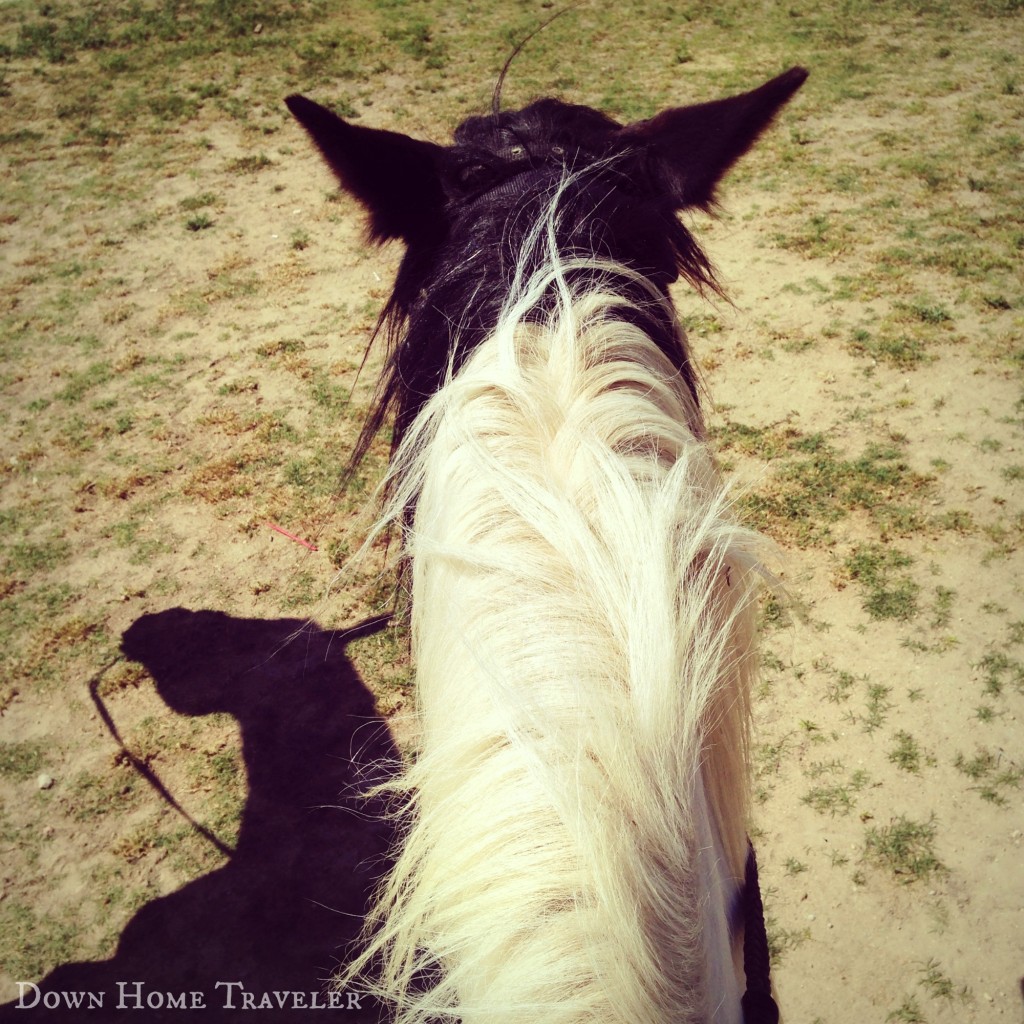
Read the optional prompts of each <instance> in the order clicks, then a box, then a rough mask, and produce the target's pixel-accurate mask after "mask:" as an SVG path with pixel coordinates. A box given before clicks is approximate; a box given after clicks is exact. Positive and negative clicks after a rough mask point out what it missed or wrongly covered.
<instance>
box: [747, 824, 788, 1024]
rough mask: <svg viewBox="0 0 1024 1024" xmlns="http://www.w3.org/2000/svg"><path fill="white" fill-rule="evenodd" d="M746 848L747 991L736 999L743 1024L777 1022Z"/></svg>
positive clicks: (753, 865) (757, 889)
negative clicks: (741, 1013)
mask: <svg viewBox="0 0 1024 1024" xmlns="http://www.w3.org/2000/svg"><path fill="white" fill-rule="evenodd" d="M747 850H748V852H747V868H746V873H745V877H744V880H743V973H744V974H745V975H746V976H747V991H746V992H744V993H743V999H742V1000H740V1006H741V1007H742V1008H743V1024H778V1022H779V1008H778V1006H777V1005H776V1003H775V1000H774V999H773V998H772V982H771V956H770V954H769V952H768V933H767V931H766V930H765V925H764V905H763V904H762V902H761V886H760V885H759V883H758V881H757V858H756V857H755V856H754V847H753V844H750V845H748V847H747Z"/></svg>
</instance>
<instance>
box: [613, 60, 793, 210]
mask: <svg viewBox="0 0 1024 1024" xmlns="http://www.w3.org/2000/svg"><path fill="white" fill-rule="evenodd" d="M806 78H807V71H806V70H805V69H804V68H790V69H789V71H787V72H785V73H784V74H781V75H779V76H778V78H773V79H772V80H771V81H770V82H766V83H765V84H764V85H762V86H761V87H760V88H758V89H754V90H753V91H751V92H745V93H742V94H741V95H739V96H732V97H730V98H729V99H724V100H715V101H713V102H712V103H699V104H695V105H694V106H690V107H673V108H671V109H669V110H664V111H662V112H661V113H660V114H657V115H656V116H655V117H652V118H651V119H650V120H649V121H638V122H636V123H635V124H631V125H628V126H627V127H625V128H623V129H622V132H621V138H622V139H624V140H626V141H629V142H633V143H636V144H637V145H641V146H643V147H645V148H646V149H647V150H648V152H649V153H651V155H652V156H653V157H654V160H655V163H656V166H657V167H658V168H659V170H660V173H661V175H662V176H663V178H664V179H665V181H666V184H667V186H668V191H669V193H670V195H671V196H672V198H673V199H674V200H675V202H676V204H677V206H678V208H679V209H682V208H683V207H686V206H698V207H703V208H705V209H706V208H707V207H709V206H711V205H712V204H713V203H714V201H715V188H716V187H717V185H718V183H719V182H720V181H721V180H722V178H723V177H724V176H725V174H726V172H727V171H728V170H729V168H730V167H732V165H733V164H734V163H735V162H736V161H737V160H738V159H739V158H740V157H741V156H743V154H744V153H746V151H747V150H748V149H750V147H751V146H752V145H753V144H754V143H755V142H756V141H757V138H758V136H759V135H760V134H761V133H762V132H763V131H764V130H765V129H766V128H767V127H768V126H769V125H770V124H771V123H772V120H773V119H774V117H775V115H776V114H777V113H778V112H779V111H780V110H781V109H782V107H783V106H784V105H785V104H786V103H787V102H788V101H789V99H790V98H791V97H792V96H793V94H794V93H795V92H796V91H797V89H799V88H800V86H801V85H803V83H804V80H805V79H806Z"/></svg>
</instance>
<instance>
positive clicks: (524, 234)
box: [285, 67, 807, 1024]
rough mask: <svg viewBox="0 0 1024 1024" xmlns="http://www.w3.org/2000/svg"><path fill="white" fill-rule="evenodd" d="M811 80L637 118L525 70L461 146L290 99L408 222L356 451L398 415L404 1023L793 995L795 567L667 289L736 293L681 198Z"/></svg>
mask: <svg viewBox="0 0 1024 1024" xmlns="http://www.w3.org/2000/svg"><path fill="white" fill-rule="evenodd" d="M806 77H807V72H806V70H804V69H803V68H799V67H795V68H791V69H790V70H788V71H786V72H785V73H784V74H781V75H779V76H778V77H776V78H773V79H772V80H770V81H768V82H766V83H765V84H763V85H761V86H760V87H759V88H756V89H753V90H752V91H750V92H745V93H743V94H740V95H734V96H731V97H728V98H725V99H720V100H716V101H713V102H706V103H700V104H691V105H687V106H681V107H673V108H670V109H666V110H664V111H662V112H661V113H659V114H657V115H656V116H654V117H652V118H650V119H648V120H642V121H639V122H636V123H630V124H620V123H619V122H617V121H615V120H614V119H612V118H611V117H609V116H607V115H606V114H604V113H601V112H600V111H597V110H594V109H591V108H589V107H586V106H581V105H575V104H570V103H567V102H564V101H562V100H558V99H550V98H547V99H540V100H537V101H535V102H532V103H530V104H529V105H528V106H525V107H523V108H522V109H521V110H518V111H501V110H499V105H498V99H497V93H496V97H495V102H494V105H493V109H492V110H491V112H490V113H489V114H487V115H481V116H474V117H470V118H468V119H467V120H465V121H464V122H463V123H462V124H460V125H459V126H458V128H456V130H455V132H454V139H453V142H452V143H451V144H449V145H440V144H436V143H433V142H429V141H424V140H420V139H415V138H411V137H409V136H407V135H404V134H401V133H398V132H393V131H387V130H383V129H378V128H371V127H366V126H362V125H358V124H352V123H350V122H347V121H345V120H343V119H342V118H340V117H338V116H337V115H336V114H334V113H333V112H331V111H330V110H328V109H326V108H325V107H323V106H321V105H319V104H317V103H315V102H313V101H311V100H309V99H307V98H305V97H303V96H300V95H292V96H289V97H288V98H287V100H286V101H285V102H286V104H287V106H288V108H289V110H290V111H291V113H292V114H293V115H294V116H295V118H297V120H298V121H299V123H300V124H301V126H302V127H303V128H304V129H305V131H306V132H307V134H308V135H309V137H310V138H311V140H312V142H313V143H314V145H315V147H316V149H318V150H319V152H320V154H321V155H322V156H323V158H324V159H325V160H326V162H327V165H328V166H329V168H330V169H331V170H332V171H333V172H334V174H335V175H336V177H337V179H338V181H339V182H340V184H341V187H342V188H343V189H344V190H345V191H347V192H348V193H350V194H351V195H352V196H353V197H354V198H355V199H356V200H357V201H358V202H359V203H360V204H361V205H362V207H363V208H364V210H365V212H366V213H367V214H368V222H367V232H368V237H369V239H371V240H372V241H374V242H378V243H384V242H387V241H389V240H392V239H397V240H399V241H400V242H401V243H403V244H404V246H405V250H404V254H403V258H402V260H401V263H400V266H399V269H398V271H397V276H396V280H395V284H394V289H393V292H392V293H391V295H390V298H389V299H388V301H387V303H386V305H385V308H384V311H383V313H382V314H381V320H380V322H379V324H378V329H377V332H376V333H382V334H383V335H384V337H385V338H386V341H387V345H388V351H387V357H386V361H385V365H384V369H383V373H382V376H381V379H380V381H379V384H378V390H377V393H376V396H375V399H374V402H373V405H372V406H371V411H370V413H369V415H368V418H367V420H366V423H365V426H364V428H363V431H362V434H361V435H360V437H359V440H358V442H357V445H356V448H355V452H354V455H353V461H352V463H351V466H355V465H358V463H359V460H360V459H361V458H362V457H363V456H364V455H365V453H366V451H367V449H368V448H369V446H370V444H371V442H372V441H373V439H374V437H375V436H376V435H377V434H378V432H379V431H380V430H381V429H382V428H383V427H384V426H385V424H386V423H388V422H392V423H393V426H392V441H391V452H390V461H389V466H388V470H387V472H386V475H385V480H384V483H383V484H382V487H381V494H380V502H381V511H380V518H379V520H378V522H377V524H376V526H375V527H374V528H373V530H372V531H371V533H370V537H369V538H368V540H367V542H366V543H367V545H369V544H371V543H372V542H373V540H374V539H375V538H379V537H380V536H381V534H382V533H385V532H388V533H390V531H392V530H394V531H396V532H398V533H399V534H400V535H401V537H402V561H403V566H404V568H405V572H404V574H403V575H402V576H401V577H400V578H401V579H404V580H405V587H406V588H407V589H409V588H411V594H410V601H409V603H410V606H411V611H410V615H411V636H412V641H411V644H412V657H413V662H414V666H415V672H416V694H417V697H416V704H417V706H416V711H415V716H416V720H417V726H418V732H419V740H418V745H417V748H416V750H415V752H414V754H413V756H412V757H411V758H410V759H409V763H408V764H406V765H405V766H404V767H403V768H402V770H401V772H400V775H399V777H398V778H396V779H395V780H394V781H393V782H392V783H389V786H390V787H391V790H390V791H391V792H392V793H393V794H396V795H397V799H398V800H399V802H400V804H401V807H402V809H403V814H404V816H405V818H406V819H407V822H408V824H407V826H405V827H404V828H403V835H402V838H401V841H400V846H399V849H398V850H397V852H396V857H395V863H394V866H393V868H392V869H391V870H390V873H389V874H388V876H387V877H386V879H385V880H384V882H383V883H382V885H381V887H380V891H379V893H378V895H377V897H376V901H375V904H374V906H373V907H372V909H371V910H370V912H369V914H368V916H367V920H366V931H365V945H364V947H363V948H362V951H361V952H360V953H359V954H358V955H356V956H355V957H354V959H353V962H352V963H351V964H350V965H349V967H348V969H347V970H346V972H345V974H344V978H343V981H344V983H346V984H352V983H354V982H355V981H356V980H357V979H358V980H359V983H360V984H362V985H364V986H365V987H367V988H368V990H370V991H372V992H373V993H374V994H375V995H377V996H378V997H379V998H381V999H383V1000H385V1001H386V1003H387V1005H388V1006H389V1007H390V1008H391V1010H392V1012H393V1014H394V1019H395V1020H396V1021H397V1022H399V1024H425V1022H428V1021H429V1022H434V1021H444V1022H454V1021H461V1022H463V1024H484V1022H486V1024H527V1022H529V1024H584V1022H602V1024H608V1022H623V1024H625V1022H628V1024H667V1022H672V1024H696V1022H702V1024H708V1022H711V1024H736V1022H739V1021H743V1020H745V1021H746V1022H747V1024H750V1022H752V1021H754V1020H776V1019H777V1009H776V1007H775V1003H774V1001H773V999H772V996H771V994H770V985H769V984H768V983H767V981H766V980H765V979H766V978H767V966H766V964H767V948H766V945H765V944H764V942H763V918H762V919H761V923H760V924H759V925H756V924H755V926H754V930H755V931H756V930H757V929H758V927H759V928H760V930H761V933H762V934H761V939H762V941H761V948H762V959H763V960H764V961H765V968H764V971H763V976H762V977H761V980H760V981H759V982H758V983H757V984H753V983H751V981H750V980H749V977H750V971H749V969H748V971H747V974H748V980H747V984H746V992H745V993H744V981H743V960H744V956H743V952H742V947H743V946H744V944H746V945H748V946H749V945H750V935H749V932H750V931H751V928H750V925H749V922H750V920H751V914H750V913H749V912H748V911H746V910H745V909H744V908H745V907H746V906H747V905H749V904H750V903H754V904H756V906H757V907H759V906H760V896H759V895H758V894H757V892H756V889H757V885H756V869H754V875H753V889H754V892H753V893H751V892H750V890H751V868H752V864H753V860H752V851H750V850H749V844H748V840H747V828H746V826H747V811H748V786H749V782H748V774H749V772H748V746H749V722H750V691H751V683H752V678H753V676H754V673H755V671H756V652H755V615H756V603H757V600H758V594H759V593H760V592H761V590H762V587H763V583H764V580H765V579H766V578H768V574H767V571H766V570H765V568H764V566H763V560H762V556H761V545H760V543H759V538H758V537H757V536H756V535H754V534H753V533H752V532H751V531H749V530H747V529H745V528H744V527H743V526H742V525H741V524H740V523H739V522H738V517H737V515H736V514H735V511H734V508H733V506H734V502H733V501H732V500H731V499H730V497H729V494H728V490H727V488H726V486H725V485H724V483H723V480H722V478H721V475H720V472H719V470H718V468H717V466H716V463H715V459H714V457H713V455H712V453H711V450H710V448H709V444H708V435H707V429H706V427H705V423H704V419H703V415H702V403H701V392H702V384H701V381H700V377H699V373H698V370H697V367H696V365H695V363H694V360H693V357H692V355H691V353H690V350H689V347H688V343H687V339H686V336H685V333H684V331H683V329H682V327H681V325H680V323H679V319H678V316H677V314H676V312H675V309H674V307H673V304H672V299H671V296H670V286H671V285H672V284H673V283H674V282H676V281H677V280H679V279H682V281H683V282H685V283H687V284H688V285H690V286H691V287H693V288H695V289H696V290H697V291H698V292H700V293H702V294H704V295H707V294H709V293H719V294H721V288H720V286H719V284H718V283H717V280H716V276H715V272H714V269H713V266H712V264H711V262H710V261H709V259H708V257H707V256H706V255H705V253H704V251H703V249H702V248H701V246H700V245H699V244H698V242H697V240H696V239H695V238H694V236H693V235H692V234H691V232H690V231H689V230H688V229H687V228H686V227H685V226H684V224H683V223H682V221H681V220H680V216H679V215H680V213H681V212H682V211H684V210H705V211H709V210H712V209H713V208H714V206H715V204H716V190H717V187H718V185H719V183H720V181H721V179H722V178H723V176H724V175H725V173H726V172H727V171H728V170H729V168H730V167H731V166H732V165H733V164H734V163H735V162H736V161H737V160H738V159H739V158H740V157H741V156H742V155H743V154H744V153H746V152H747V150H748V149H749V148H750V147H751V146H752V145H753V143H754V142H755V141H756V139H757V138H758V137H759V136H760V135H761V133H762V132H763V131H764V130H765V129H766V128H767V127H768V126H769V125H770V123H771V122H772V121H773V120H774V118H775V116H776V114H777V113H778V112H779V110H780V109H781V108H782V107H783V105H785V104H786V103H787V101H788V100H789V99H790V98H791V97H792V96H793V95H794V93H795V92H796V91H797V89H798V88H799V87H800V86H801V84H802V83H803V82H804V79H805V78H806ZM371 343H372V342H371ZM351 466H350V468H351ZM754 916H755V917H756V915H754ZM745 922H746V923H747V927H746V928H745V927H744V925H745ZM745 931H746V932H747V933H748V934H747V935H746V936H745V934H744V933H745Z"/></svg>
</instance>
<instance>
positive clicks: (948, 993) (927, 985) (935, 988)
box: [918, 959, 971, 1003]
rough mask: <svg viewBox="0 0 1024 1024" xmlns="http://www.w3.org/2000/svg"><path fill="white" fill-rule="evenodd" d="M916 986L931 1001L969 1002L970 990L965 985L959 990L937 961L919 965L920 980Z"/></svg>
mask: <svg viewBox="0 0 1024 1024" xmlns="http://www.w3.org/2000/svg"><path fill="white" fill-rule="evenodd" d="M918 984H919V985H920V986H921V988H923V989H924V990H925V991H926V992H927V993H928V995H929V996H931V998H932V999H944V1000H945V1001H946V1002H953V1000H954V999H955V1000H957V1001H958V1002H960V1003H966V1002H969V1001H970V998H971V990H970V987H969V986H967V985H961V986H960V987H959V988H957V986H956V985H955V984H954V982H953V979H952V978H950V977H949V976H948V975H947V974H946V973H945V972H944V971H943V970H942V964H940V963H939V961H938V960H935V959H929V960H926V961H925V962H924V963H923V964H921V978H920V980H919V981H918Z"/></svg>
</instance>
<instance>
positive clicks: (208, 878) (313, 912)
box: [0, 608, 398, 1022]
mask: <svg viewBox="0 0 1024 1024" xmlns="http://www.w3.org/2000/svg"><path fill="white" fill-rule="evenodd" d="M380 624H381V623H380V622H379V621H371V622H368V623H364V624H363V625H362V626H360V627H356V629H354V630H350V631H348V632H346V633H345V634H340V635H339V634H337V633H334V632H326V631H322V630H317V629H316V628H315V627H312V626H310V625H308V624H304V623H302V622H300V621H298V620H290V619H279V620H272V621H266V620H255V619H235V618H231V617H230V616H228V615H224V614H222V613H219V612H190V611H187V610H185V609H182V608H174V609H170V610H168V611H165V612H160V613H159V614H155V615H146V616H143V617H142V618H141V619H139V620H138V621H137V622H135V623H134V624H133V625H132V626H131V627H130V628H129V629H128V630H127V632H126V633H125V634H124V637H123V639H122V650H123V651H124V653H125V654H126V655H127V656H128V657H129V658H131V659H132V660H134V661H138V662H141V663H143V664H144V665H145V666H146V668H147V669H148V670H149V673H150V675H152V676H153V678H154V679H155V680H156V684H157V689H158V692H159V694H160V696H161V698H162V699H163V700H164V701H165V702H166V703H167V705H168V706H169V707H170V708H171V709H173V710H174V711H176V712H177V713H179V714H182V715H208V714H212V713H214V712H223V713H227V714H230V715H232V716H233V717H234V718H236V719H237V720H238V722H239V724H240V726H241V734H242V753H243V756H244V759H245V767H246V772H247V776H248V785H249V794H248V799H247V801H246V805H245V810H244V812H243V816H242V821H241V827H240V830H239V834H238V840H237V843H236V845H235V849H234V851H233V852H231V853H230V858H229V860H228V863H227V864H225V865H224V866H223V867H221V868H219V869H218V870H216V871H213V872H212V873H210V874H208V875H205V876H203V877H202V878H198V879H196V880H195V881H193V882H191V883H189V884H188V885H186V886H184V887H183V888H182V889H180V890H178V891H177V892H175V893H172V894H171V895H169V896H164V897H161V898H160V899H157V900H154V901H152V902H151V903H148V904H146V906H144V907H143V908H142V909H141V910H139V911H138V912H137V913H136V914H135V916H134V917H133V918H132V919H131V921H130V922H129V923H128V925H127V926H126V927H125V929H124V931H123V932H122V934H121V939H120V942H119V944H118V947H117V952H116V954H115V956H114V957H113V958H112V959H110V960H106V961H102V962H98V963H77V964H65V965H63V966H61V967H58V968H56V969H55V970H54V971H53V972H52V973H51V974H49V975H48V976H47V977H46V978H45V979H44V980H43V981H42V982H40V983H39V986H38V993H33V994H32V995H31V998H34V996H35V995H36V994H38V995H39V996H40V998H39V1000H38V1002H37V1003H36V1006H35V1008H34V1010H35V1012H32V1011H29V1010H18V1011H15V1010H14V1006H13V1004H8V1005H7V1006H6V1007H2V1008H0V1017H2V1018H3V1019H5V1020H6V1019H7V1017H8V1015H10V1016H11V1017H12V1018H14V1019H17V1020H21V1021H28V1022H31V1021H32V1020H33V1019H35V1018H36V1016H38V1017H39V1018H40V1019H41V1020H47V1021H52V1020H56V1019H58V1017H60V1018H61V1019H69V1020H101V1019H102V1020H118V1019H120V1018H121V1016H122V1014H123V1017H124V1019H126V1020H127V1019H131V1020H136V1021H137V1020H146V1021H149V1020H156V1019H167V1020H180V1019H181V1017H182V1014H183V1011H182V1010H181V1009H179V1008H178V1006H180V1005H181V1001H180V1000H181V993H192V992H199V993H202V997H201V1000H200V1004H201V1005H200V1006H199V1007H197V1010H198V1015H197V1016H196V1019H197V1020H209V1021H211V1022H213V1021H219V1020H224V1019H231V1020H235V1019H238V1020H251V1021H256V1020H260V1021H278V1020H289V1021H294V1020H301V1019H305V1016H306V1013H307V1012H314V1011H313V1006H314V1005H315V1004H316V1000H317V999H319V1001H320V1002H321V1003H323V1004H327V1003H328V999H329V997H328V995H326V994H325V993H326V984H325V982H326V979H328V978H329V977H330V975H331V973H332V971H333V969H334V968H336V966H337V964H338V962H339V960H340V959H341V958H342V957H344V955H345V953H346V949H348V948H349V944H350V943H351V942H353V940H355V938H356V936H357V934H358V932H359V929H360V927H361V923H362V919H363V916H364V914H365V912H366V909H367V902H368V899H369V896H370V893H371V892H372V889H373V887H374V885H375V883H376V882H377V880H378V879H379V877H380V875H381V874H382V872H383V871H384V870H385V869H386V866H387V850H388V848H389V844H390V841H391V838H392V836H391V826H389V825H388V824H387V822H386V820H385V819H384V818H383V817H382V815H381V813H380V812H381V810H382V808H381V807H380V806H371V805H369V804H368V803H367V802H366V801H365V800H362V799H360V797H359V793H360V792H362V791H365V789H366V788H367V786H368V785H370V784H372V783H373V782H379V781H382V780H383V778H385V777H386V775H387V773H388V771H390V770H393V768H394V766H395V764H396V763H397V759H398V753H397V751H396V749H395V747H394V745H393V742H392V740H391V737H390V734H389V732H388V730H387V727H386V726H385V724H384V723H383V721H382V720H381V719H380V718H379V717H378V716H377V715H376V713H375V710H374V704H373V698H372V697H371V695H370V693H369V692H368V691H367V689H366V688H365V686H364V685H363V684H362V682H361V681H360V679H359V677H358V675H357V674H356V671H355V669H354V668H353V666H352V664H351V662H350V661H349V660H348V658H347V657H346V656H345V653H344V643H345V641H346V640H347V639H351V638H353V637H354V636H356V635H366V633H368V632H371V631H372V630H373V629H375V628H378V627H379V625H380ZM101 710H102V708H101ZM137 767H139V768H140V770H142V771H143V772H144V773H145V771H146V770H145V768H144V766H141V765H139V766H137ZM150 782H151V783H153V784H154V785H156V786H157V787H158V788H159V785H160V784H159V781H158V780H157V779H156V777H155V776H150ZM165 795H166V796H167V798H168V799H172V797H171V796H170V795H169V794H165ZM208 837H209V839H210V840H211V841H214V842H216V841H217V840H216V839H215V837H212V836H208ZM119 982H122V983H128V985H129V987H128V988H127V990H124V989H121V988H119V986H118V983H119ZM138 982H141V983H142V985H141V987H138V986H137V985H136V983H138ZM218 982H223V983H241V984H240V985H233V986H231V987H229V986H227V985H224V984H222V985H220V986H217V983H218ZM125 991H126V992H127V995H128V998H127V1002H126V1005H125V1009H124V1010H123V1011H119V1010H118V1008H117V1004H118V1002H119V996H121V995H122V994H123V993H124V992H125ZM64 992H85V993H103V994H104V1000H103V1009H102V1010H101V1011H100V1012H99V1013H96V1012H84V1011H77V1012H61V1011H60V1010H47V1009H46V1008H45V1007H46V1005H47V1004H48V1003H49V1004H52V1003H53V1002H54V1000H55V999H57V998H59V997H55V996H54V995H53V993H64ZM48 993H49V994H50V995H49V997H47V994H48ZM152 993H157V994H158V995H152ZM245 993H250V994H251V995H252V998H251V1001H250V1002H251V1005H252V1006H253V1007H256V1006H258V1005H259V1003H260V1002H261V1001H262V1004H263V1008H262V1010H257V1009H255V1008H254V1009H251V1010H249V1012H245V1011H244V1005H243V1004H244V1003H245V1002H246V996H245ZM264 993H269V995H268V996H267V997H266V998H264ZM275 993H278V994H279V993H298V997H292V998H291V999H290V1000H285V1005H284V1006H280V1007H279V1006H278V1002H279V1000H280V996H279V995H276V994H275ZM168 994H171V995H173V996H174V998H175V1000H176V1001H177V1002H178V1006H170V1005H169V1002H168V1000H167V999H163V1000H161V998H160V995H164V996H166V995H168ZM314 994H316V995H315V996H314ZM139 996H140V997H141V1000H140V999H139V998H136V997H139ZM336 999H337V1000H340V1001H338V1002H336V1003H335V1005H336V1008H337V1009H339V1010H341V1009H344V1008H345V1007H346V1005H347V1007H348V1008H347V1009H346V1010H345V1018H344V1019H346V1020H349V1021H351V1020H373V1019H376V1018H377V1012H376V1011H375V1009H374V1008H373V1007H372V1006H371V1005H370V1002H369V1000H368V999H367V998H366V997H365V996H360V995H359V994H358V993H356V994H355V995H354V996H348V995H347V994H343V995H342V996H340V997H336ZM346 1000H347V1004H346ZM24 1001H26V1002H27V1001H28V1000H24ZM121 1001H122V1002H124V1000H123V999H122V1000H121ZM147 1001H148V1002H147ZM192 1002H194V1000H193V998H192V997H191V996H189V997H188V999H187V1000H186V1003H192ZM268 1003H269V1005H268ZM303 1003H305V1008H304V1007H303ZM226 1004H232V1005H233V1006H234V1007H236V1008H238V1010H239V1012H237V1013H236V1012H233V1011H231V1010H227V1009H225V1006H226ZM137 1007H138V1008H137ZM360 1008H361V1009H360ZM140 1009H141V1010H142V1012H139V1010H140ZM10 1011H14V1012H10ZM9 1012H10V1013H9ZM186 1015H187V1016H189V1017H192V1014H191V1013H187V1014H186ZM328 1016H332V1017H333V1014H331V1013H330V1012H329V1013H328Z"/></svg>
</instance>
